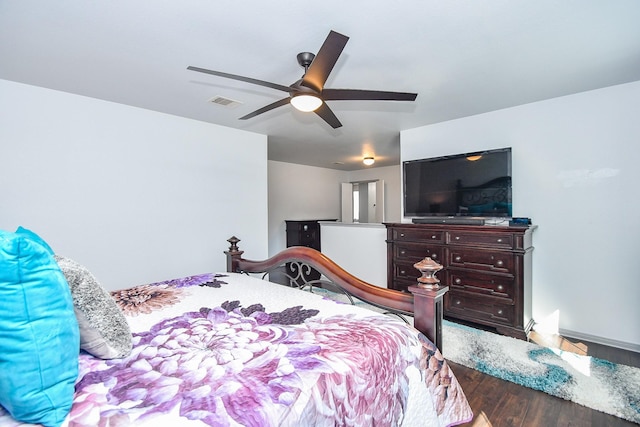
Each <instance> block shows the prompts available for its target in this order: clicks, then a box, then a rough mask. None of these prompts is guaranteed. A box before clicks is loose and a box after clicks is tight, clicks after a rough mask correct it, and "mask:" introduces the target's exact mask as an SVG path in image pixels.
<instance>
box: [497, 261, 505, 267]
mask: <svg viewBox="0 0 640 427" xmlns="http://www.w3.org/2000/svg"><path fill="white" fill-rule="evenodd" d="M496 265H497V266H498V267H502V266H503V265H504V261H502V260H500V259H499V260H498V261H496Z"/></svg>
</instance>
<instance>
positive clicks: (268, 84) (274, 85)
mask: <svg viewBox="0 0 640 427" xmlns="http://www.w3.org/2000/svg"><path fill="white" fill-rule="evenodd" d="M187 70H191V71H197V72H199V73H205V74H212V75H214V76H218V77H224V78H226V79H233V80H240V81H241V82H246V83H252V84H254V85H259V86H265V87H270V88H271V89H276V90H281V91H283V92H290V91H291V88H290V87H289V86H283V85H279V84H277V83H271V82H265V81H264V80H258V79H252V78H251V77H244V76H238V75H236V74H229V73H223V72H221V71H213V70H207V69H206V68H199V67H192V66H188V67H187Z"/></svg>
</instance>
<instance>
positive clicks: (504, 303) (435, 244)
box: [385, 223, 535, 339]
mask: <svg viewBox="0 0 640 427" xmlns="http://www.w3.org/2000/svg"><path fill="white" fill-rule="evenodd" d="M385 225H386V227H387V282H388V287H389V288H390V289H396V290H401V291H407V288H408V286H409V285H413V284H416V279H417V278H418V277H419V276H420V273H419V272H418V270H416V269H415V268H414V267H413V264H415V263H416V262H418V261H421V260H422V259H424V258H425V257H431V258H432V259H433V260H435V261H437V262H438V263H440V264H442V266H443V269H442V270H441V271H440V272H439V273H438V274H437V277H438V278H439V279H440V281H441V284H442V285H444V286H449V292H448V293H447V294H445V296H444V316H445V318H450V319H452V320H456V319H458V320H462V321H466V322H471V323H476V324H479V325H484V326H487V327H490V328H492V329H495V330H496V331H497V332H499V333H501V334H504V335H509V336H513V337H516V338H521V339H526V338H527V336H528V334H529V331H530V330H531V327H532V326H533V319H532V313H531V262H532V252H533V246H532V233H533V230H534V229H535V226H529V227H497V226H474V225H453V224H398V223H387V224H385Z"/></svg>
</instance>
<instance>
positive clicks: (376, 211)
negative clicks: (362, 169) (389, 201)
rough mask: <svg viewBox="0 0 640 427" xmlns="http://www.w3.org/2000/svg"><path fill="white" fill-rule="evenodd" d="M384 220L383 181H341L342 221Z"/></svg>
mask: <svg viewBox="0 0 640 427" xmlns="http://www.w3.org/2000/svg"><path fill="white" fill-rule="evenodd" d="M383 221H384V181H383V180H381V179H379V180H375V181H358V182H343V183H342V222H346V223H352V222H355V223H367V222H383Z"/></svg>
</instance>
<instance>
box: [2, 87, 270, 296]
mask: <svg viewBox="0 0 640 427" xmlns="http://www.w3.org/2000/svg"><path fill="white" fill-rule="evenodd" d="M266 148H267V144H266V137H265V136H261V135H257V134H254V133H248V132H243V131H237V130H234V129H230V128H225V127H220V126H215V125H212V124H208V123H203V122H198V121H193V120H188V119H183V118H179V117H175V116H170V115H166V114H161V113H156V112H152V111H148V110H142V109H137V108H133V107H128V106H124V105H119V104H114V103H109V102H104V101H99V100H96V99H91V98H86V97H81V96H76V95H70V94H67V93H63V92H57V91H51V90H47V89H42V88H37V87H33V86H27V85H22V84H18V83H13V82H9V81H3V80H0V183H1V184H0V228H2V229H5V230H10V231H13V230H14V229H15V228H16V227H17V226H18V225H23V226H25V227H27V228H30V229H32V230H34V231H36V232H37V233H38V234H40V235H41V236H42V237H43V238H44V239H45V240H47V241H48V242H49V243H50V244H51V246H52V247H53V249H54V250H55V251H56V252H57V253H59V254H60V255H64V256H68V257H70V258H73V259H75V260H76V261H78V262H80V263H82V264H84V265H85V266H87V267H88V268H89V269H90V270H91V271H92V272H93V273H94V274H95V275H96V276H97V278H98V279H99V280H100V281H101V282H102V283H103V285H104V286H105V287H107V288H109V289H118V288H122V287H125V286H130V285H134V284H140V283H148V282H151V281H157V280H164V279H169V278H175V277H181V276H185V275H190V274H195V273H203V272H208V271H224V269H225V258H224V254H223V251H224V250H226V249H227V248H228V246H229V245H228V243H227V242H226V239H227V238H229V237H230V236H231V235H234V234H235V235H236V236H238V237H239V238H241V239H243V241H242V242H241V243H240V245H241V248H242V249H244V250H245V251H246V253H247V255H250V256H251V257H254V258H256V259H257V258H263V257H266V256H267V255H268V253H267V251H268V245H267V236H268V232H267V159H266V155H267V154H266ZM249 171H250V172H249Z"/></svg>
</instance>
